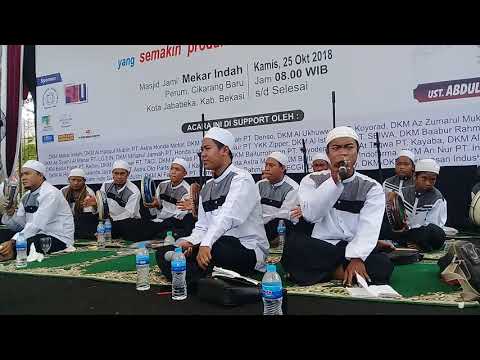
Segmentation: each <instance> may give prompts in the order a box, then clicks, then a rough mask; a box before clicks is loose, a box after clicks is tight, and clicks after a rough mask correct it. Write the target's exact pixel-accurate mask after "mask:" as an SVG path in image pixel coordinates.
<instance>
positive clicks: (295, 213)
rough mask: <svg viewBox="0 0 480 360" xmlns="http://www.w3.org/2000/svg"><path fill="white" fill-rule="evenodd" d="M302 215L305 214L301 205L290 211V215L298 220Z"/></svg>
mask: <svg viewBox="0 0 480 360" xmlns="http://www.w3.org/2000/svg"><path fill="white" fill-rule="evenodd" d="M302 216H303V214H302V209H301V208H300V206H298V207H296V208H294V209H292V211H291V212H290V217H291V218H292V219H294V220H298V219H300V218H301V217H302Z"/></svg>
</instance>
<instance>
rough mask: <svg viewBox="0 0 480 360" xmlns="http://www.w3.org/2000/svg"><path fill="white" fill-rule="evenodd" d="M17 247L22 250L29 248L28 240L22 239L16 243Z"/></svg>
mask: <svg viewBox="0 0 480 360" xmlns="http://www.w3.org/2000/svg"><path fill="white" fill-rule="evenodd" d="M15 248H16V249H17V251H22V250H27V242H26V241H21V242H18V241H17V243H16V246H15Z"/></svg>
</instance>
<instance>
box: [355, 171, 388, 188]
mask: <svg viewBox="0 0 480 360" xmlns="http://www.w3.org/2000/svg"><path fill="white" fill-rule="evenodd" d="M356 174H357V177H358V178H359V179H360V181H364V182H367V183H371V184H373V185H374V186H379V187H382V185H380V183H379V182H378V181H377V180H375V179H373V178H371V177H370V176H367V175H364V174H361V173H359V172H356Z"/></svg>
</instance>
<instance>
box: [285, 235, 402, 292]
mask: <svg viewBox="0 0 480 360" xmlns="http://www.w3.org/2000/svg"><path fill="white" fill-rule="evenodd" d="M347 244H348V243H347V242H346V241H340V242H339V243H337V244H336V245H332V244H330V243H327V242H326V241H322V240H319V239H315V238H312V237H311V236H307V235H305V234H303V233H301V232H300V233H299V232H296V233H294V234H291V235H289V236H287V239H286V241H285V247H284V249H283V255H282V260H281V262H282V266H283V267H284V269H285V270H286V271H287V272H288V273H290V277H291V279H292V280H293V281H294V282H296V283H298V284H299V285H313V284H316V283H320V282H326V281H330V280H332V275H333V273H334V272H335V270H336V269H337V268H338V266H340V265H342V266H343V268H344V269H346V267H347V266H348V264H349V263H350V261H349V260H347V259H346V258H345V248H346V246H347ZM364 264H365V268H366V270H367V273H368V275H369V276H370V279H371V280H372V282H373V283H374V284H387V283H388V282H389V281H390V276H391V275H392V272H393V263H392V262H391V261H390V259H389V258H388V257H387V256H386V255H385V254H383V253H379V252H376V251H375V250H374V251H372V253H371V254H370V255H369V256H368V257H367V258H366V259H365V261H364Z"/></svg>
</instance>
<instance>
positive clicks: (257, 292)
mask: <svg viewBox="0 0 480 360" xmlns="http://www.w3.org/2000/svg"><path fill="white" fill-rule="evenodd" d="M197 296H198V297H199V298H200V299H201V300H204V301H206V302H210V303H213V304H219V305H225V306H237V305H243V304H252V303H256V302H258V301H261V300H262V290H261V288H260V286H255V285H253V284H251V283H249V282H247V281H245V280H242V279H231V278H226V277H221V278H220V277H207V278H203V279H200V280H198V293H197Z"/></svg>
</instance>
